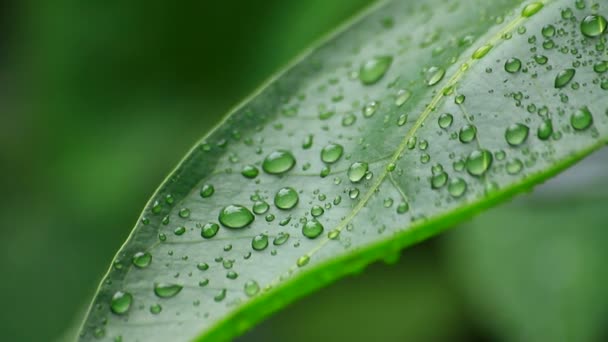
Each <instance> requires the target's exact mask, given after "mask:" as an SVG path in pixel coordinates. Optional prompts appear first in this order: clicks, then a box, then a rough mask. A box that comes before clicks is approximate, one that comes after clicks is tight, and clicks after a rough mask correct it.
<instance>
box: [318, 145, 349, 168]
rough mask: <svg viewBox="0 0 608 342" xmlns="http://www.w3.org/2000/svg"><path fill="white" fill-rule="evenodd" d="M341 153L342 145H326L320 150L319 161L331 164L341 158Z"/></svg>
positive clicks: (342, 150)
mask: <svg viewBox="0 0 608 342" xmlns="http://www.w3.org/2000/svg"><path fill="white" fill-rule="evenodd" d="M343 152H344V147H342V145H340V144H333V143H330V144H327V145H325V147H323V149H322V150H321V160H322V161H323V162H324V163H328V164H333V163H335V162H337V161H338V160H339V159H340V157H342V153H343Z"/></svg>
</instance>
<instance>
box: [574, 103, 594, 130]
mask: <svg viewBox="0 0 608 342" xmlns="http://www.w3.org/2000/svg"><path fill="white" fill-rule="evenodd" d="M570 124H571V125H572V128H574V129H575V130H577V131H583V130H586V129H587V128H589V126H591V124H593V115H591V112H590V111H589V108H587V107H583V108H581V109H579V110H577V111H576V112H574V114H572V116H570Z"/></svg>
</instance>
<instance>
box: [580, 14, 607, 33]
mask: <svg viewBox="0 0 608 342" xmlns="http://www.w3.org/2000/svg"><path fill="white" fill-rule="evenodd" d="M606 26H608V23H607V22H606V18H604V17H603V16H601V15H595V14H592V15H588V16H586V17H585V18H584V19H583V21H581V32H582V33H583V34H584V35H585V36H587V37H590V38H595V37H597V36H599V35H601V34H602V33H604V31H606Z"/></svg>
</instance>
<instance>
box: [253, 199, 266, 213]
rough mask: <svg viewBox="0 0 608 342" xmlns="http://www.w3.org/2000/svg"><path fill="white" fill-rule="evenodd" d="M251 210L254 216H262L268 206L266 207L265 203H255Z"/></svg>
mask: <svg viewBox="0 0 608 342" xmlns="http://www.w3.org/2000/svg"><path fill="white" fill-rule="evenodd" d="M252 209H253V213H254V214H256V215H263V214H266V212H267V211H268V209H270V205H268V203H266V202H265V201H256V202H255V203H254V204H253V208H252Z"/></svg>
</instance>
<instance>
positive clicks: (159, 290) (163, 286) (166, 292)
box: [154, 283, 183, 298]
mask: <svg viewBox="0 0 608 342" xmlns="http://www.w3.org/2000/svg"><path fill="white" fill-rule="evenodd" d="M182 288H183V286H181V285H178V284H169V283H155V284H154V294H155V295H157V296H158V297H160V298H171V297H174V296H175V295H177V294H178V293H179V292H180V291H181V290H182Z"/></svg>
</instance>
